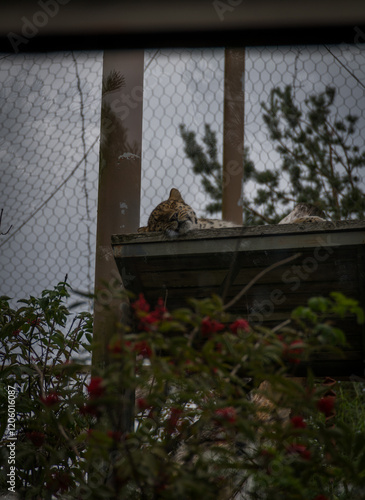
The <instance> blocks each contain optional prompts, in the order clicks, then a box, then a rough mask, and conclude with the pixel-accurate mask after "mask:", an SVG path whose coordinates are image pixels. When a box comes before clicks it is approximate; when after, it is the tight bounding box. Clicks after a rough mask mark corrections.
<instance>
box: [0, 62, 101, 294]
mask: <svg viewBox="0 0 365 500" xmlns="http://www.w3.org/2000/svg"><path fill="white" fill-rule="evenodd" d="M101 78H102V55H101V54H95V53H92V54H90V53H75V54H70V53H67V54H66V53H65V54H48V55H17V56H13V55H10V56H7V55H4V56H3V57H2V58H1V59H0V101H1V108H0V109H1V111H0V120H1V131H0V160H1V181H0V185H1V206H0V208H1V209H2V210H3V216H2V221H1V222H2V226H1V232H2V233H7V234H5V235H4V234H3V235H2V236H1V238H0V245H1V247H0V252H1V281H2V286H1V293H2V294H6V295H9V296H10V297H16V298H23V297H26V296H27V295H29V294H33V295H34V294H39V293H40V292H41V290H42V289H44V288H47V287H52V286H53V285H55V284H56V283H57V282H59V281H62V280H63V279H64V278H65V275H66V274H67V275H68V281H69V283H71V284H72V286H74V287H75V288H80V289H82V290H90V289H91V290H92V288H91V287H92V282H93V272H94V253H95V230H96V226H95V220H96V200H97V179H98V148H99V144H98V138H99V134H100V123H99V122H100V94H101V93H100V88H101ZM10 226H11V227H10ZM9 227H10V230H9V232H7V231H8V229H9Z"/></svg>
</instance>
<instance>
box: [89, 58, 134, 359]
mask: <svg viewBox="0 0 365 500" xmlns="http://www.w3.org/2000/svg"><path fill="white" fill-rule="evenodd" d="M143 63H144V53H143V51H123V52H122V51H115V52H105V54H104V67H103V97H102V116H101V141H100V142H101V143H100V174H99V192H98V215H97V235H96V262H95V295H96V299H95V304H94V342H95V343H96V344H97V346H98V347H97V349H94V353H93V365H94V366H97V365H104V364H105V363H106V361H107V346H108V344H109V342H110V339H111V337H112V336H113V334H114V333H115V331H116V328H115V326H116V323H117V322H118V321H121V320H122V304H121V303H120V301H119V300H115V299H114V298H113V291H115V290H118V289H120V287H121V286H122V285H121V278H120V274H119V272H118V270H117V266H116V264H115V261H114V258H113V254H112V248H111V235H112V234H120V233H128V232H136V231H137V228H138V225H139V210H140V186H141V150H142V109H143ZM105 84H106V85H105ZM113 88H114V90H113Z"/></svg>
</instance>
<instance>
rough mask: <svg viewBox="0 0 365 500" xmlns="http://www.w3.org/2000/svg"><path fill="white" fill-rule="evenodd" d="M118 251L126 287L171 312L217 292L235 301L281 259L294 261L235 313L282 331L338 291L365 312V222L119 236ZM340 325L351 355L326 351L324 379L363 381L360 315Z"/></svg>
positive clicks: (321, 365) (364, 340)
mask: <svg viewBox="0 0 365 500" xmlns="http://www.w3.org/2000/svg"><path fill="white" fill-rule="evenodd" d="M112 246H113V253H114V257H115V259H116V262H117V265H118V268H119V271H120V274H121V276H122V279H123V281H124V284H125V286H126V288H127V289H129V290H131V291H133V292H135V293H139V292H143V293H144V294H145V296H146V299H147V300H148V301H149V302H151V303H152V304H154V303H155V302H156V300H157V298H158V297H163V298H165V297H167V305H168V308H169V309H170V310H172V309H174V308H177V307H184V306H186V298H188V297H195V298H203V297H207V296H210V295H211V294H212V293H215V294H219V295H220V296H222V297H224V302H225V303H227V302H229V301H230V300H231V299H232V298H233V297H234V296H235V295H236V294H237V293H238V292H239V291H240V290H241V289H242V288H243V287H244V286H245V285H247V283H249V282H250V280H251V279H253V278H254V277H255V276H256V275H257V274H259V273H260V272H261V271H263V270H264V269H266V268H267V267H268V266H270V265H272V264H274V263H275V262H278V261H281V260H283V259H285V258H288V257H290V256H294V255H295V254H297V253H300V256H299V257H297V258H296V259H295V260H293V261H291V262H289V263H287V264H285V265H282V266H280V267H276V268H275V269H273V270H272V271H270V272H269V273H267V274H265V275H263V276H262V277H261V278H260V279H259V280H258V281H257V282H256V283H255V285H254V286H253V287H252V288H251V289H250V290H249V291H248V293H247V294H245V295H244V296H243V297H242V298H241V299H240V300H239V301H238V302H237V303H236V304H235V305H234V306H233V307H232V308H231V309H230V311H231V312H232V313H234V314H237V315H240V316H243V317H245V318H248V320H249V321H250V322H251V323H260V324H262V325H265V326H275V325H277V324H279V323H280V322H282V321H283V320H285V319H287V318H288V316H289V314H290V312H291V311H292V310H293V309H294V308H295V307H297V306H299V305H306V303H307V300H308V299H309V298H310V297H312V296H319V295H321V296H328V295H329V293H330V292H332V291H339V292H342V293H344V294H346V295H347V296H349V297H352V298H355V299H357V300H359V301H360V303H361V304H362V307H364V308H365V221H360V222H359V221H341V222H335V223H332V222H324V223H316V224H302V225H272V226H255V227H237V228H229V229H215V230H212V229H209V230H197V231H192V232H190V233H188V234H187V235H185V236H180V237H179V238H174V239H168V238H167V237H166V236H165V235H164V234H162V233H141V234H125V235H113V236H112ZM339 326H340V327H341V328H342V329H343V330H344V331H345V333H346V335H347V338H348V341H349V343H350V345H351V347H350V348H349V349H346V351H345V355H346V357H345V358H341V357H340V356H339V357H336V358H333V356H332V357H328V356H325V355H324V354H321V355H320V356H319V357H318V359H316V360H313V368H314V370H315V372H316V374H317V375H319V376H322V375H328V376H332V377H337V378H341V377H351V376H355V377H364V378H365V375H364V358H365V330H364V326H363V325H358V324H357V323H356V320H355V318H352V317H351V318H346V320H344V321H342V322H341V324H339Z"/></svg>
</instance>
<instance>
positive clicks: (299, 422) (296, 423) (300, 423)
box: [290, 415, 307, 429]
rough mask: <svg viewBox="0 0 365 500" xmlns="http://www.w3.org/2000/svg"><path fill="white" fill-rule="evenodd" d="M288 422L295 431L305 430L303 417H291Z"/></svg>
mask: <svg viewBox="0 0 365 500" xmlns="http://www.w3.org/2000/svg"><path fill="white" fill-rule="evenodd" d="M290 422H291V423H292V425H293V427H295V428H296V429H305V428H306V427H307V424H306V423H305V422H304V420H303V417H301V416H300V415H297V416H295V417H292V418H291V419H290Z"/></svg>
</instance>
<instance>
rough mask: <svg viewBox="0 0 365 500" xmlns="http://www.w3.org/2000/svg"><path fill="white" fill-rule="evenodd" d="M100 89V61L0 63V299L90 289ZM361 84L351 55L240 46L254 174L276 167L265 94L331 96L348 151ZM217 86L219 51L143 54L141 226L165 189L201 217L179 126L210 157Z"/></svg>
mask: <svg viewBox="0 0 365 500" xmlns="http://www.w3.org/2000/svg"><path fill="white" fill-rule="evenodd" d="M101 82H102V54H100V53H75V54H72V53H71V54H70V53H68V54H48V55H17V56H9V55H3V56H2V57H1V58H0V85H1V89H0V99H1V111H0V120H1V131H0V159H1V181H0V186H1V188H0V189H1V191H0V192H1V205H0V209H2V210H3V215H2V220H1V232H2V233H6V234H2V235H1V237H0V252H1V281H2V286H1V293H2V294H7V295H9V296H12V297H16V298H19V297H23V296H26V295H28V294H29V293H32V294H38V293H40V291H41V290H42V289H44V288H46V287H50V286H53V285H54V284H55V283H57V282H58V281H60V280H62V279H63V278H64V277H65V275H66V274H68V280H69V282H70V283H71V285H72V286H73V287H74V288H76V289H77V288H78V289H82V290H92V289H93V271H94V252H95V234H96V205H97V179H98V149H99V143H98V139H99V134H100V97H101ZM364 82H365V51H364V50H362V47H361V46H359V45H353V46H345V45H343V46H339V47H323V46H322V47H310V48H308V47H294V48H290V47H279V48H260V49H257V48H247V49H246V73H245V86H244V88H245V146H247V147H248V148H249V149H250V151H251V157H252V160H253V161H254V162H255V164H256V165H257V168H258V169H260V168H272V169H273V170H275V168H276V166H277V162H278V161H279V157H278V154H277V153H276V152H275V150H274V146H273V143H272V141H271V140H270V138H269V134H268V131H267V129H266V128H265V125H264V122H263V119H262V108H261V104H260V103H261V102H263V101H264V102H265V101H266V102H267V101H268V99H269V95H270V91H271V89H272V88H273V87H274V86H277V85H285V84H290V85H293V86H294V88H295V90H296V95H297V97H298V99H299V100H302V101H303V100H304V98H305V97H306V96H308V95H309V94H311V93H313V92H321V91H323V90H324V88H325V87H326V86H327V85H331V86H333V87H335V88H336V101H335V103H336V110H337V113H338V116H340V117H344V116H346V115H347V114H355V115H357V116H359V117H360V120H359V122H358V124H357V131H358V132H357V134H355V135H354V141H355V143H356V144H357V145H359V146H360V147H362V146H363V144H364V142H365V141H364V139H365V127H364V110H365V83H364ZM223 88H224V50H223V49H210V50H208V49H204V50H175V49H174V50H167V49H163V50H157V51H156V50H154V51H147V52H146V54H145V79H144V89H145V90H144V92H145V93H144V110H143V143H142V151H143V156H142V158H143V159H142V196H141V199H142V206H141V225H145V224H146V222H147V218H148V215H149V213H150V211H151V209H152V208H153V207H154V206H156V204H157V203H159V202H160V201H161V200H162V199H165V198H166V197H167V195H168V192H169V190H170V188H171V187H173V186H175V187H177V188H179V189H180V190H181V192H182V193H183V195H184V198H185V200H186V202H188V203H189V204H191V205H192V206H193V207H194V209H195V210H196V211H197V213H198V214H199V215H203V214H204V208H205V205H206V201H207V199H206V198H207V197H206V195H205V194H204V192H203V190H202V188H201V184H200V179H199V178H197V177H196V176H195V175H194V174H193V172H192V168H191V163H190V160H188V159H187V157H186V154H185V152H184V143H183V140H182V138H181V135H180V131H179V126H180V125H181V124H184V125H185V127H186V129H187V130H192V131H195V132H196V133H197V138H198V140H199V138H200V137H201V136H202V135H203V133H204V124H206V123H207V124H209V125H210V126H211V128H212V130H214V131H215V132H216V133H217V140H218V152H219V156H220V159H221V158H222V149H223V134H222V131H223V98H224V95H223ZM282 182H283V183H285V182H288V179H285V178H283V179H282ZM250 189H251V196H253V195H254V193H255V189H256V187H255V186H254V185H252V186H251V188H250ZM248 196H250V193H248ZM10 226H11V228H10V230H9V232H7V230H8V229H9V227H10Z"/></svg>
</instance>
